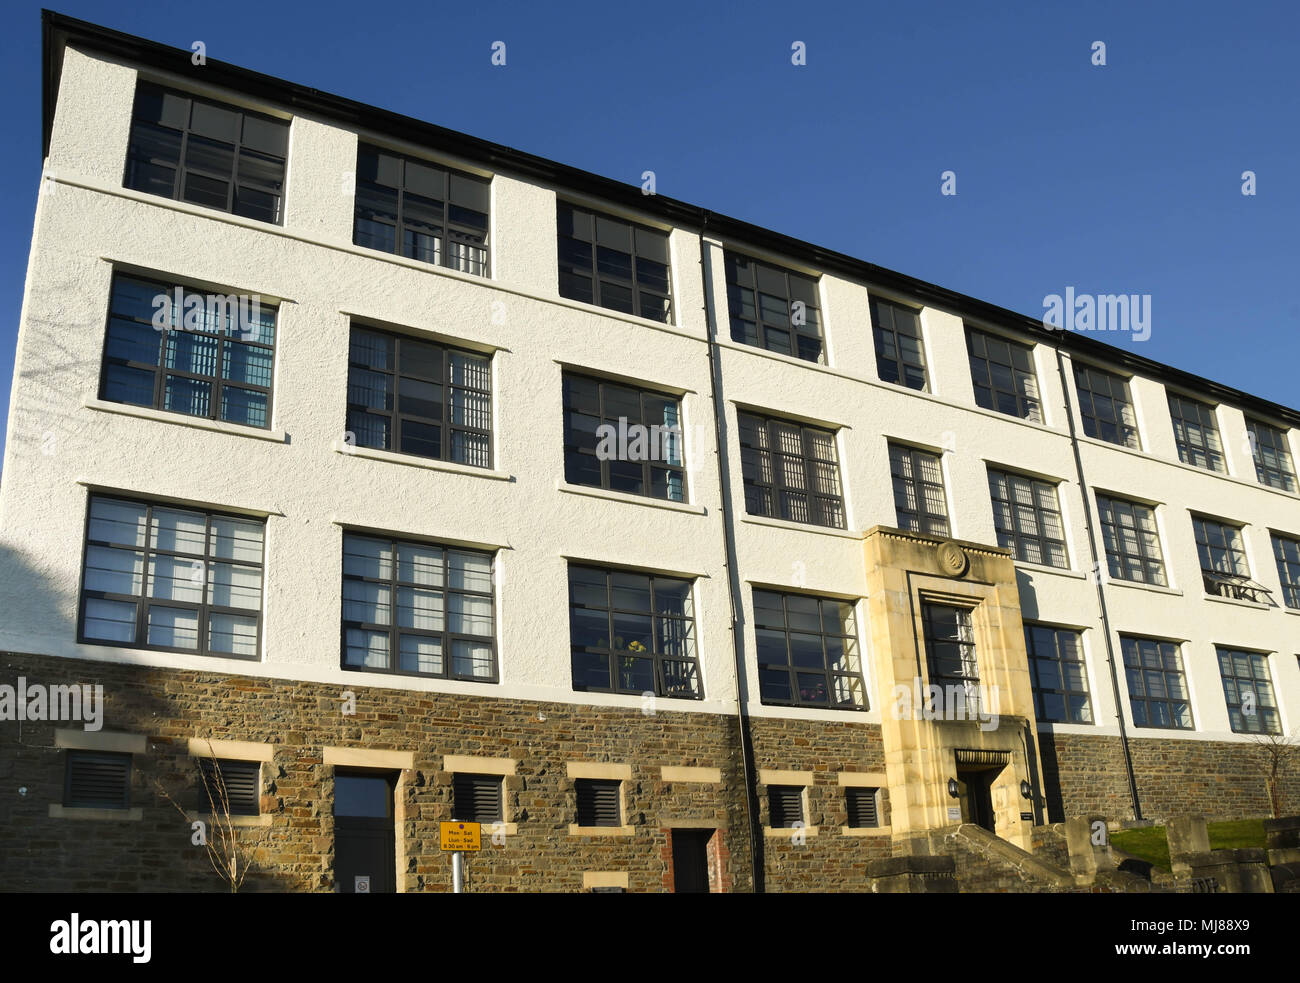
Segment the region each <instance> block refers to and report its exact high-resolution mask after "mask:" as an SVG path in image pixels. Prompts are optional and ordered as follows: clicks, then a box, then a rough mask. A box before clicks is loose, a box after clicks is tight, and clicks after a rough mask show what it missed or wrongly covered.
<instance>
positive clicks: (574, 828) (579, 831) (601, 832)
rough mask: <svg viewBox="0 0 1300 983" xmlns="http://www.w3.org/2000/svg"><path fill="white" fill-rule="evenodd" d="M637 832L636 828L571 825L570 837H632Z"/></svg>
mask: <svg viewBox="0 0 1300 983" xmlns="http://www.w3.org/2000/svg"><path fill="white" fill-rule="evenodd" d="M634 832H636V827H635V826H579V825H578V824H577V823H570V824H569V835H570V836H631V835H632V834H633V833H634Z"/></svg>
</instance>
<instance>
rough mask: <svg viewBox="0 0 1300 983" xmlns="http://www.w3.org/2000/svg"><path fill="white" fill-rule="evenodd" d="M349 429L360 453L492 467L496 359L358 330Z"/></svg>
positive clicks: (351, 360)
mask: <svg viewBox="0 0 1300 983" xmlns="http://www.w3.org/2000/svg"><path fill="white" fill-rule="evenodd" d="M348 430H349V431H350V432H351V433H352V434H353V436H354V437H355V439H356V443H357V446H358V447H374V448H378V449H379V450H386V451H396V452H398V453H401V454H414V455H416V456H418V457H430V458H434V459H437V460H441V461H456V462H458V463H460V464H471V465H473V466H474V467H479V468H488V467H491V466H492V360H491V359H490V358H489V357H488V356H486V355H480V354H478V353H476V352H468V351H462V350H461V349H459V348H451V347H448V346H447V345H440V344H436V343H434V342H431V341H424V340H423V339H419V338H412V337H408V336H406V335H399V334H392V333H390V332H387V331H377V330H375V329H374V328H367V327H361V326H358V325H355V324H354V325H353V326H352V334H351V342H350V344H349V347H348Z"/></svg>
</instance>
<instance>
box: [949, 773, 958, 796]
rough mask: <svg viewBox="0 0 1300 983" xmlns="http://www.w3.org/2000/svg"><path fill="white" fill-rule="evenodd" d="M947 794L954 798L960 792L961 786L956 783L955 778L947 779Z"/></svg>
mask: <svg viewBox="0 0 1300 983" xmlns="http://www.w3.org/2000/svg"><path fill="white" fill-rule="evenodd" d="M948 794H949V795H951V796H952V797H953V798H954V799H955V798H957V796H959V795H960V794H961V787H960V786H959V785H958V784H957V779H955V778H950V779H948Z"/></svg>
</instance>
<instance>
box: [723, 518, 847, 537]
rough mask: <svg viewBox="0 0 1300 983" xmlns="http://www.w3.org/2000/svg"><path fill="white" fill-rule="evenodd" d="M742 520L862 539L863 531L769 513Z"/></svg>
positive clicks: (795, 530)
mask: <svg viewBox="0 0 1300 983" xmlns="http://www.w3.org/2000/svg"><path fill="white" fill-rule="evenodd" d="M740 521H741V522H747V523H749V524H751V525H755V526H771V527H772V528H773V529H789V530H790V531H791V532H811V533H819V534H821V535H823V536H839V537H840V538H841V539H861V538H862V533H860V532H855V531H854V530H852V529H836V528H835V527H834V526H817V525H813V524H812V523H811V522H791V521H790V520H789V519H774V518H772V517H771V516H767V515H745V516H744V517H742V518H741V520H740Z"/></svg>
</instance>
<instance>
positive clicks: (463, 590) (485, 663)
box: [343, 533, 497, 683]
mask: <svg viewBox="0 0 1300 983" xmlns="http://www.w3.org/2000/svg"><path fill="white" fill-rule="evenodd" d="M492 561H493V556H492V554H491V553H484V552H480V551H479V550H468V549H454V548H452V547H447V546H439V545H437V544H435V543H413V542H404V541H402V540H396V539H389V538H387V537H383V538H380V537H375V536H367V535H364V534H354V533H348V534H346V535H344V537H343V668H344V669H354V670H370V671H378V672H388V673H400V674H403V675H414V676H438V677H441V678H443V679H464V680H468V681H470V682H476V683H495V682H496V681H497V644H496V630H495V629H496V610H495V601H494V597H493V591H492Z"/></svg>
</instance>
